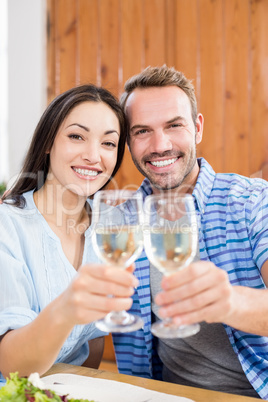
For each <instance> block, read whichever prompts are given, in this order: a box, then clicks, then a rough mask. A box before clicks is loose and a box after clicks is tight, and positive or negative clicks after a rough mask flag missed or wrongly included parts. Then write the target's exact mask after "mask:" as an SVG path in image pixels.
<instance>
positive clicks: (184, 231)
mask: <svg viewBox="0 0 268 402" xmlns="http://www.w3.org/2000/svg"><path fill="white" fill-rule="evenodd" d="M144 210H145V230H144V246H145V252H146V254H147V257H148V259H149V261H150V262H151V263H152V264H153V265H154V266H155V267H156V268H157V269H158V270H159V271H161V272H162V273H163V274H164V275H171V274H172V273H174V272H176V271H178V270H180V269H184V268H186V267H187V266H188V265H189V264H190V263H191V262H192V261H193V260H194V258H195V256H196V254H197V247H198V227H197V219H196V213H195V207H194V201H193V197H192V196H191V195H189V194H186V195H174V194H157V195H150V196H148V197H146V199H145V204H144ZM199 329H200V326H199V324H192V325H182V326H177V325H176V324H174V323H173V321H172V320H171V319H169V320H164V321H161V320H159V321H157V322H156V323H154V324H153V325H152V328H151V331H152V333H153V334H154V335H156V336H158V337H161V338H183V337H186V336H190V335H194V334H195V333H197V332H198V331H199Z"/></svg>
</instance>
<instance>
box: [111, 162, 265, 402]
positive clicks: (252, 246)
mask: <svg viewBox="0 0 268 402" xmlns="http://www.w3.org/2000/svg"><path fill="white" fill-rule="evenodd" d="M198 163H199V165H200V173H199V176H198V180H197V182H196V185H195V188H194V191H193V197H194V199H195V206H196V211H197V215H198V221H199V248H200V259H201V260H207V261H212V262H213V263H214V264H215V265H217V266H218V267H219V268H221V269H224V270H225V271H226V272H227V273H228V275H229V280H230V283H231V284H233V285H241V286H248V287H252V288H255V289H264V288H266V286H265V284H264V282H263V280H262V277H261V267H262V265H263V263H264V262H265V261H266V260H267V259H268V183H267V182H266V181H265V180H262V179H249V178H246V177H243V176H240V175H237V174H229V173H219V174H216V173H215V172H214V171H213V169H212V168H211V166H210V165H209V164H208V163H207V162H206V161H205V160H204V159H203V158H201V159H199V160H198ZM138 191H141V193H142V195H143V197H144V198H145V197H146V196H147V195H149V194H151V193H152V189H151V186H150V183H149V181H148V179H145V180H144V181H143V183H142V185H141V187H140V189H139V190H138ZM130 209H131V207H130ZM133 212H134V211H133ZM149 272H150V270H149V261H148V259H147V257H146V255H145V253H144V252H143V254H142V255H141V256H140V258H139V259H138V260H137V261H136V270H135V274H136V276H137V278H138V279H139V281H140V283H139V287H138V288H137V290H136V292H135V294H134V296H133V305H132V308H131V311H132V312H134V313H136V314H140V315H141V316H142V318H143V320H144V328H143V329H141V330H139V331H136V332H132V333H127V334H114V335H113V339H114V346H115V353H116V359H117V364H118V369H119V372H120V373H124V374H130V375H137V376H143V377H148V378H156V379H160V378H161V362H160V360H159V359H158V356H157V354H156V348H155V347H154V343H155V342H156V339H154V338H153V336H152V334H151V332H150V327H151V294H150V277H149ZM224 327H225V329H226V332H227V335H228V337H229V340H230V343H231V345H232V347H233V349H234V351H235V353H236V354H237V357H238V359H239V361H240V363H241V365H242V368H243V370H244V372H245V375H246V376H247V378H248V380H249V382H250V383H251V385H252V386H253V388H254V389H255V390H256V391H257V392H258V394H259V395H260V397H261V398H263V399H267V398H268V384H267V383H268V374H267V373H268V337H261V336H257V335H252V334H247V333H244V332H242V331H238V330H237V329H235V328H232V327H229V326H228V325H224Z"/></svg>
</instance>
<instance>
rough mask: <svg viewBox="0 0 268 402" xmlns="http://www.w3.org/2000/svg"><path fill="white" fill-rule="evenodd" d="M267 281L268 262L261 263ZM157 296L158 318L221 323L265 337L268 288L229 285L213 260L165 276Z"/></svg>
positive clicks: (267, 324)
mask: <svg viewBox="0 0 268 402" xmlns="http://www.w3.org/2000/svg"><path fill="white" fill-rule="evenodd" d="M262 276H263V280H264V282H265V284H266V286H267V284H268V261H266V262H265V263H264V264H263V266H262ZM162 287H163V289H164V291H163V292H161V293H159V294H158V295H157V296H156V299H155V301H156V303H157V304H159V305H160V306H162V307H161V309H160V310H159V314H160V315H161V317H173V319H174V321H175V322H176V323H177V324H191V323H195V322H201V321H206V322H208V323H212V322H222V323H225V324H227V325H230V326H231V327H234V328H236V329H239V330H241V331H244V332H248V333H253V334H256V335H260V336H268V289H253V288H249V287H245V286H232V285H231V284H230V282H229V279H228V274H227V273H226V272H225V271H223V270H222V269H220V268H218V267H216V266H215V265H214V264H213V263H212V262H207V261H198V262H195V263H192V264H191V265H190V266H189V267H187V269H183V270H181V271H179V272H176V273H175V274H173V275H170V276H168V277H164V278H163V281H162Z"/></svg>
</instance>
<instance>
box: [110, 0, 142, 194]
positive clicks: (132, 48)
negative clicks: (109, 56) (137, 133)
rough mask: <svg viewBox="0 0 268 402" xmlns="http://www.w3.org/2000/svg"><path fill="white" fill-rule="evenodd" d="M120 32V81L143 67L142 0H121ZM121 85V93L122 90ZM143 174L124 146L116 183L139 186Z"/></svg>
mask: <svg viewBox="0 0 268 402" xmlns="http://www.w3.org/2000/svg"><path fill="white" fill-rule="evenodd" d="M121 16H122V18H121V34H122V52H121V60H122V82H123V83H125V81H126V80H127V79H128V78H129V77H131V76H133V75H134V74H137V73H139V72H140V71H141V70H142V69H143V68H144V67H145V64H144V63H145V62H144V53H145V51H144V42H143V39H144V16H143V0H127V1H123V2H122V14H121ZM123 89H124V88H123V86H122V89H121V91H120V92H121V93H122V92H123ZM142 180H143V176H142V175H141V174H140V173H139V172H138V171H137V169H136V167H135V166H134V163H133V162H132V158H131V155H130V153H129V151H128V148H127V147H126V151H125V156H124V160H123V163H122V167H121V169H120V171H119V172H118V174H117V176H116V181H117V185H118V187H119V188H123V187H125V186H128V185H132V184H133V185H134V186H135V185H136V186H139V185H140V183H141V182H142Z"/></svg>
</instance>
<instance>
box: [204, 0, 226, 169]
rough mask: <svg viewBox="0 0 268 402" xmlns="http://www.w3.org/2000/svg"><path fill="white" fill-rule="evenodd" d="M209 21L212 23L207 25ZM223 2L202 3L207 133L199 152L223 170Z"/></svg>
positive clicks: (205, 132)
mask: <svg viewBox="0 0 268 402" xmlns="http://www.w3.org/2000/svg"><path fill="white" fill-rule="evenodd" d="M208 21H209V24H208ZM222 39H223V1H222V0H218V1H215V2H212V1H210V0H202V1H201V3H200V77H201V78H200V101H199V111H200V112H201V113H202V114H203V115H204V118H205V125H204V136H203V140H202V142H201V144H200V145H198V155H199V156H203V157H204V158H206V159H207V160H208V161H210V162H211V163H212V165H213V168H214V170H215V171H216V172H221V171H223V145H224V140H223V138H224V129H225V125H224V115H223V112H224V110H223V106H224V104H223V98H224V69H223V65H224V59H223V40H222Z"/></svg>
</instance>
